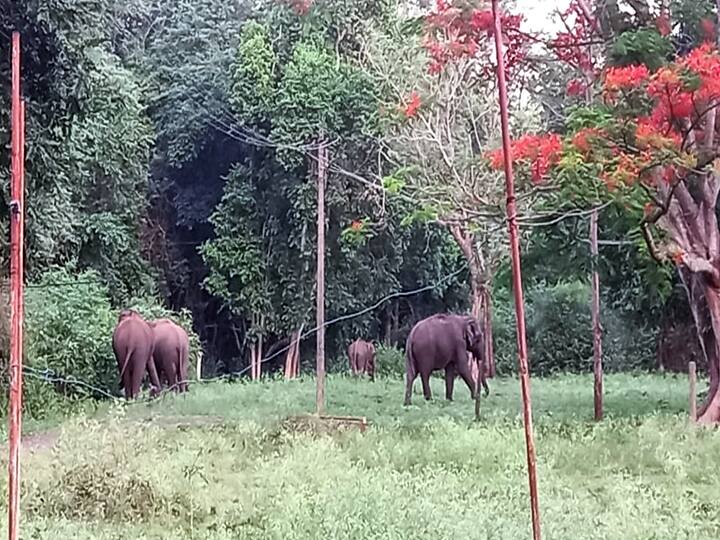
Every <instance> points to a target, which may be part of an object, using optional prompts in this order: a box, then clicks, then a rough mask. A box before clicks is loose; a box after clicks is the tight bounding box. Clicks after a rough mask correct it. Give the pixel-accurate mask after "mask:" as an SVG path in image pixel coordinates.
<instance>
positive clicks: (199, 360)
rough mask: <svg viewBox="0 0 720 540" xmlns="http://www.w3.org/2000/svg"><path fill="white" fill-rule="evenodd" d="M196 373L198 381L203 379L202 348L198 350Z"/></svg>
mask: <svg viewBox="0 0 720 540" xmlns="http://www.w3.org/2000/svg"><path fill="white" fill-rule="evenodd" d="M195 375H196V376H197V380H198V382H199V381H201V380H202V350H199V351H198V354H197V361H196V363H195Z"/></svg>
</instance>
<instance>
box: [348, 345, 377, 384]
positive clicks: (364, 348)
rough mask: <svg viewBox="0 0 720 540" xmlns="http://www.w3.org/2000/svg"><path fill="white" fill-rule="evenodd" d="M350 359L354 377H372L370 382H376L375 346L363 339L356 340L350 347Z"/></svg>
mask: <svg viewBox="0 0 720 540" xmlns="http://www.w3.org/2000/svg"><path fill="white" fill-rule="evenodd" d="M348 358H349V359H350V371H351V372H352V374H353V375H361V374H366V375H370V380H371V381H374V380H375V359H376V353H375V345H373V344H372V343H368V342H367V341H364V340H362V339H356V340H355V341H353V342H352V343H351V344H350V346H349V347H348Z"/></svg>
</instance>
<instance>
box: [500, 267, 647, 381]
mask: <svg viewBox="0 0 720 540" xmlns="http://www.w3.org/2000/svg"><path fill="white" fill-rule="evenodd" d="M525 320H526V326H527V339H528V349H529V355H530V358H529V360H530V368H531V370H532V373H533V375H541V376H542V375H551V374H555V373H563V372H570V373H588V372H591V371H592V366H593V336H592V323H591V314H590V287H589V285H588V284H587V283H584V282H582V281H573V282H568V283H558V284H555V285H547V284H539V285H536V286H533V287H531V288H529V289H528V291H527V294H526V305H525ZM601 322H602V326H603V364H604V367H605V369H606V370H607V371H628V370H635V369H640V368H649V367H651V366H652V365H653V357H654V345H653V343H654V335H653V331H652V329H645V328H639V327H638V326H637V325H636V324H634V323H633V322H632V321H629V320H628V319H627V318H626V317H624V316H623V315H622V314H621V313H620V312H619V311H617V310H614V309H612V308H611V307H608V306H606V305H603V306H602V311H601ZM515 331H516V330H515V310H514V305H513V302H512V297H511V296H510V294H509V292H508V291H506V290H499V291H496V294H495V299H494V313H493V333H494V341H495V354H496V362H497V367H498V372H499V373H501V374H509V373H515V372H516V371H517V356H516V354H517V352H516V351H517V346H516V342H515V340H516V334H515Z"/></svg>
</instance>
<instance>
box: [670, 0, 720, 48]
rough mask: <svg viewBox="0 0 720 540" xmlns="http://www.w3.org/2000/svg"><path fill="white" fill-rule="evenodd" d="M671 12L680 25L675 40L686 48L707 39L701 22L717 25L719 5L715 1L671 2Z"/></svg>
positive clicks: (691, 0) (690, 0) (675, 0)
mask: <svg viewBox="0 0 720 540" xmlns="http://www.w3.org/2000/svg"><path fill="white" fill-rule="evenodd" d="M670 10H671V12H672V14H673V18H674V19H675V21H676V22H677V23H678V24H677V31H676V35H675V40H676V42H677V43H678V45H679V46H681V47H683V48H685V47H688V46H693V45H697V44H699V43H701V42H702V41H703V40H705V39H707V37H708V36H707V35H705V32H704V31H703V29H702V25H701V21H703V20H707V21H709V22H710V23H711V24H715V20H716V15H715V12H716V11H717V4H716V3H715V2H714V1H713V0H671V1H670Z"/></svg>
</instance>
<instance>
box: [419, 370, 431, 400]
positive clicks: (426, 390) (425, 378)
mask: <svg viewBox="0 0 720 540" xmlns="http://www.w3.org/2000/svg"><path fill="white" fill-rule="evenodd" d="M420 380H421V381H422V386H423V395H424V396H425V400H427V401H430V400H431V399H432V391H431V390H430V373H425V372H422V373H420Z"/></svg>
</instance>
